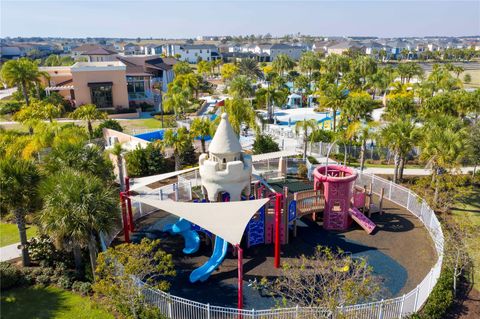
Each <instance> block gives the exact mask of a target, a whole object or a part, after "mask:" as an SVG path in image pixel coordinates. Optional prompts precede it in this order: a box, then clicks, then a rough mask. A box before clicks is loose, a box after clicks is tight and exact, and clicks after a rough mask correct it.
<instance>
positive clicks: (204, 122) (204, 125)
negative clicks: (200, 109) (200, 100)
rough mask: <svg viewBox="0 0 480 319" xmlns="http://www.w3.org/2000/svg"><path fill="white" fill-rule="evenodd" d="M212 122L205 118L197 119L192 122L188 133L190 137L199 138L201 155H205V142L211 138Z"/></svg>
mask: <svg viewBox="0 0 480 319" xmlns="http://www.w3.org/2000/svg"><path fill="white" fill-rule="evenodd" d="M211 127H212V122H211V121H210V120H209V119H208V118H207V117H205V118H200V117H197V118H195V119H194V120H193V121H192V125H191V126H190V133H191V134H192V137H194V138H195V137H196V138H200V142H201V143H202V153H206V151H207V150H206V148H205V140H206V139H207V138H208V137H210V136H211Z"/></svg>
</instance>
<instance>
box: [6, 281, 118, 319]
mask: <svg viewBox="0 0 480 319" xmlns="http://www.w3.org/2000/svg"><path fill="white" fill-rule="evenodd" d="M0 317H1V318H2V319H16V318H18V319H20V318H28V319H47V318H48V319H71V318H75V319H110V318H111V319H113V318H114V317H113V315H111V314H109V313H108V312H106V311H105V310H103V309H102V308H100V307H97V306H96V305H95V304H94V303H93V302H92V301H91V300H90V299H89V298H87V297H82V296H80V295H77V294H75V293H72V292H69V291H65V290H62V289H60V288H56V287H46V288H43V287H42V288H40V287H25V288H16V289H12V290H7V291H5V292H2V297H1V316H0Z"/></svg>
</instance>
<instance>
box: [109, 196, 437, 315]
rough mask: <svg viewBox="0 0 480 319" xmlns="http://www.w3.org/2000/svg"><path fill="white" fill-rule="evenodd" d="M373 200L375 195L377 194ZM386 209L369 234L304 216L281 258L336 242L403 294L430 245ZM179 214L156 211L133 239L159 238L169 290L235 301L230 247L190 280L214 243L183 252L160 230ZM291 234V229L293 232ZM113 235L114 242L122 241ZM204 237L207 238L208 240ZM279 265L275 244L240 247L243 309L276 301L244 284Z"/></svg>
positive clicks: (421, 231) (414, 222)
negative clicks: (168, 263) (169, 259)
mask: <svg viewBox="0 0 480 319" xmlns="http://www.w3.org/2000/svg"><path fill="white" fill-rule="evenodd" d="M375 200H377V199H375ZM384 210H385V214H383V215H379V214H373V215H372V221H373V222H374V223H375V224H376V225H377V228H376V229H375V230H374V232H373V233H372V235H367V234H366V233H365V231H364V230H363V229H362V228H360V226H358V225H355V224H353V225H352V228H351V229H350V230H348V231H345V232H335V231H326V230H324V229H323V228H322V227H321V221H320V222H316V223H314V222H312V221H311V220H309V219H308V218H305V219H303V220H302V223H301V225H300V227H299V228H298V234H297V237H296V238H293V237H291V241H290V244H289V245H287V246H283V247H282V261H287V260H288V259H289V258H295V257H297V256H299V255H301V254H310V253H312V252H313V249H314V248H315V246H317V245H319V244H320V245H329V246H331V247H340V248H342V249H343V250H345V251H347V252H351V253H352V254H353V255H354V256H363V257H366V258H368V260H369V262H370V264H371V265H372V266H373V267H374V269H375V271H376V273H377V274H378V275H379V276H381V277H382V278H383V279H384V281H383V284H384V286H385V288H386V292H385V295H384V297H385V298H386V297H389V295H391V296H393V295H395V296H396V295H401V294H402V293H404V292H406V291H409V290H411V289H413V288H414V287H415V286H416V285H418V284H419V282H420V281H421V280H422V279H423V278H424V277H425V275H426V274H427V273H428V271H429V270H430V268H431V267H432V260H435V258H434V255H435V252H434V249H433V244H432V243H431V240H430V237H429V235H428V233H427V231H426V229H425V228H424V227H423V226H422V225H421V223H420V221H419V220H418V219H416V218H415V217H413V216H412V215H411V214H410V213H408V212H407V211H406V210H405V209H403V208H401V207H399V206H397V205H395V204H393V203H391V202H389V201H388V200H385V201H384ZM176 219H177V218H176V217H175V216H172V215H169V214H168V213H165V212H163V211H157V212H155V213H153V214H151V215H149V216H147V217H145V218H143V219H141V220H140V221H138V223H137V226H136V229H137V231H138V230H148V229H150V230H149V231H146V232H142V231H139V232H137V233H136V234H134V236H133V240H139V239H140V238H141V237H142V236H145V235H148V236H152V237H156V238H160V239H161V240H162V245H163V248H164V249H165V250H166V251H167V252H169V253H172V254H173V256H174V261H175V264H176V268H177V272H178V275H177V277H176V278H175V280H174V281H173V282H172V289H171V293H172V294H175V295H177V296H182V297H185V298H189V299H192V300H196V301H199V302H205V303H210V304H212V305H220V306H233V307H234V306H236V294H237V288H236V280H237V259H236V258H235V257H234V256H233V254H232V251H229V252H228V253H227V257H226V259H225V261H224V262H223V263H222V265H221V266H220V268H219V269H218V270H217V271H215V272H214V273H213V274H212V276H211V277H210V278H209V280H208V281H206V282H205V283H197V284H191V283H190V282H189V280H188V277H189V275H190V273H191V272H192V270H193V269H195V268H197V267H199V266H200V265H202V264H203V263H205V262H206V261H207V260H208V259H209V258H210V256H211V254H212V247H211V246H207V245H206V243H205V239H203V241H202V244H201V248H200V250H199V251H198V252H197V253H195V254H194V255H191V256H186V255H185V254H183V252H182V249H183V248H184V244H183V238H182V237H181V236H172V235H169V234H166V233H162V232H161V231H160V230H161V229H162V225H163V224H165V223H171V222H172V221H175V220H176ZM291 235H292V234H291ZM121 239H122V238H121V237H119V238H117V241H116V242H117V243H119V242H121ZM207 242H208V240H207ZM280 273H281V270H276V269H274V268H273V245H259V246H254V247H251V248H249V249H245V251H244V280H245V285H244V298H245V300H244V302H245V307H246V308H256V309H260V308H267V307H273V306H275V300H273V299H272V298H269V297H262V296H260V295H259V293H258V291H255V290H253V289H252V288H251V287H249V285H248V281H249V280H255V278H257V279H258V280H259V279H260V278H262V277H273V276H278V275H279V274H280Z"/></svg>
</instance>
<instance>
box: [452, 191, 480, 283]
mask: <svg viewBox="0 0 480 319" xmlns="http://www.w3.org/2000/svg"><path fill="white" fill-rule="evenodd" d="M452 213H453V216H454V217H455V218H458V219H464V218H465V219H466V222H468V223H471V224H472V225H473V226H475V227H477V228H480V188H479V187H476V188H474V190H473V192H472V193H471V194H470V196H468V198H465V200H464V202H463V203H459V204H458V205H457V207H455V209H453V210H452ZM479 242H480V233H478V232H477V233H475V234H474V237H473V238H471V239H470V242H468V246H469V248H470V249H469V254H470V257H471V258H472V259H473V263H474V271H475V273H474V276H475V277H474V278H475V282H474V287H475V289H476V290H478V291H480V249H478V243H479Z"/></svg>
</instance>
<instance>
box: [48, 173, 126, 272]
mask: <svg viewBox="0 0 480 319" xmlns="http://www.w3.org/2000/svg"><path fill="white" fill-rule="evenodd" d="M40 193H41V195H42V198H43V209H42V211H41V213H40V217H39V220H40V223H41V225H42V227H43V228H44V230H45V231H46V232H47V233H48V234H50V235H51V236H52V237H54V238H55V239H57V241H58V242H61V243H63V244H65V245H66V246H67V247H71V248H72V250H73V254H74V257H75V267H76V270H77V273H78V274H79V275H80V276H81V275H82V274H83V271H82V256H81V248H82V247H88V250H89V253H90V262H91V266H92V270H93V271H94V270H95V259H96V247H97V241H96V239H95V238H96V237H97V236H98V235H99V234H100V233H101V232H104V233H108V232H109V231H111V230H112V228H113V227H115V224H116V221H117V219H118V218H119V211H118V201H117V195H116V194H115V191H114V190H113V189H111V188H108V187H105V184H104V183H103V182H102V180H101V179H99V178H98V177H96V176H93V175H91V174H88V173H84V172H79V171H76V170H72V169H63V170H61V171H59V172H57V173H56V174H54V175H51V176H50V177H48V178H47V179H46V180H45V181H44V182H43V183H42V185H41V187H40Z"/></svg>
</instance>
